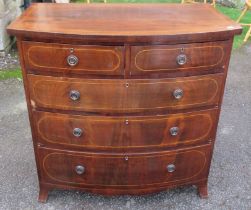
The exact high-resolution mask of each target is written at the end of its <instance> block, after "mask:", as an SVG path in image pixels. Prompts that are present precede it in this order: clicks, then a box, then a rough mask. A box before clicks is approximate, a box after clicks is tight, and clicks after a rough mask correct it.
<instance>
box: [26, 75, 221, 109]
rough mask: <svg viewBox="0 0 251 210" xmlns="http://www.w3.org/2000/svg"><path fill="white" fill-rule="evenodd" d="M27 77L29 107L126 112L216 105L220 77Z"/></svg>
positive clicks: (219, 91)
mask: <svg viewBox="0 0 251 210" xmlns="http://www.w3.org/2000/svg"><path fill="white" fill-rule="evenodd" d="M28 80H29V87H30V97H31V104H32V106H33V107H44V108H53V109H62V110H77V111H86V112H125V113H129V112H142V111H154V110H155V111H156V110H160V109H170V110H176V109H184V108H191V107H199V106H206V105H217V104H218V103H219V98H220V95H221V89H222V84H223V80H224V77H223V75H222V74H215V75H206V76H199V77H198V76H196V77H189V78H188V77H187V78H175V79H153V80H122V79H121V80H120V79H116V80H109V79H107V80H90V79H73V78H56V77H48V76H36V75H28Z"/></svg>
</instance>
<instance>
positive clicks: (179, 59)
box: [176, 54, 187, 66]
mask: <svg viewBox="0 0 251 210" xmlns="http://www.w3.org/2000/svg"><path fill="white" fill-rule="evenodd" d="M176 62H177V64H179V65H180V66H183V65H185V64H186V62H187V56H186V55H185V54H180V55H178V56H177V58H176Z"/></svg>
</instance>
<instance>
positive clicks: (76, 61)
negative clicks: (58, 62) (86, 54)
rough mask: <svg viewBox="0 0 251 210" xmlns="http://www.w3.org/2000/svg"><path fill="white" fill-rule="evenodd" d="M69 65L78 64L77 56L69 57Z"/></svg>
mask: <svg viewBox="0 0 251 210" xmlns="http://www.w3.org/2000/svg"><path fill="white" fill-rule="evenodd" d="M67 63H68V65H69V66H76V65H77V64H78V57H77V56H76V55H69V56H68V57H67Z"/></svg>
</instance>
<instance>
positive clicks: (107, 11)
mask: <svg viewBox="0 0 251 210" xmlns="http://www.w3.org/2000/svg"><path fill="white" fill-rule="evenodd" d="M100 11H102V13H101V12H100ZM38 14H39V15H38ZM121 17H123V18H121ZM44 20H46V21H44ZM195 20H196V24H195V23H194V21H195ZM167 23H168V24H167ZM7 30H8V32H9V33H11V34H15V35H16V36H25V37H36V38H51V39H61V38H68V39H80V40H86V41H97V40H99V41H102V42H111V41H113V42H129V43H131V42H137V43H139V42H149V41H152V42H173V40H175V39H176V40H177V39H179V40H180V41H186V42H188V41H190V42H191V41H196V42H198V41H201V40H204V41H206V40H211V39H213V40H215V39H228V38H230V37H232V36H233V35H234V34H239V33H241V27H240V25H239V24H236V23H235V22H233V21H231V20H230V19H228V18H227V17H226V16H224V15H222V14H220V13H219V12H217V11H216V10H215V9H214V8H213V7H211V6H210V5H204V4H203V5H202V4H194V5H187V4H182V5H181V4H105V5H102V4H67V5H64V4H53V5H51V4H45V3H43V4H33V5H32V6H31V7H29V8H28V10H27V12H26V13H25V14H24V15H22V16H21V17H20V18H19V19H18V20H17V21H15V22H14V23H11V24H10V26H9V27H8V28H7ZM209 34H210V36H209Z"/></svg>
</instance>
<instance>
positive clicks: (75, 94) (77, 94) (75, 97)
mask: <svg viewBox="0 0 251 210" xmlns="http://www.w3.org/2000/svg"><path fill="white" fill-rule="evenodd" d="M69 97H70V99H71V100H73V101H77V100H79V99H80V92H79V91H77V90H71V91H70V94H69Z"/></svg>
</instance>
